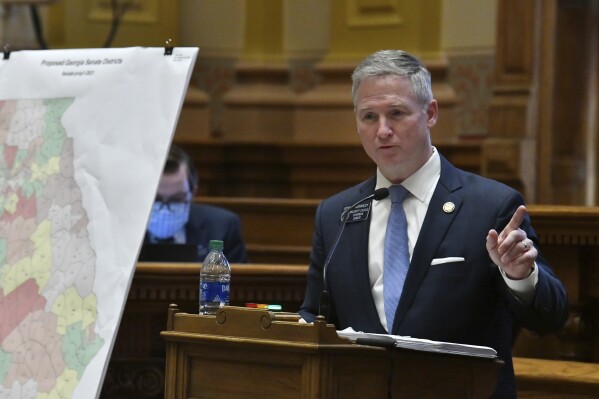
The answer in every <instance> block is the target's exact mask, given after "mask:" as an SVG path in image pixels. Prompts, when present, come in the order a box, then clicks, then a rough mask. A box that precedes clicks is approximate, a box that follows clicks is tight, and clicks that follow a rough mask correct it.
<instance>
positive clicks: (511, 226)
mask: <svg viewBox="0 0 599 399" xmlns="http://www.w3.org/2000/svg"><path fill="white" fill-rule="evenodd" d="M526 214H527V210H526V207H525V206H524V205H520V206H519V207H518V209H516V212H514V215H513V216H512V219H511V220H510V222H509V223H508V224H507V226H506V228H505V229H506V230H508V231H513V230H517V229H519V228H520V225H521V224H522V222H523V221H524V217H525V216H526Z"/></svg>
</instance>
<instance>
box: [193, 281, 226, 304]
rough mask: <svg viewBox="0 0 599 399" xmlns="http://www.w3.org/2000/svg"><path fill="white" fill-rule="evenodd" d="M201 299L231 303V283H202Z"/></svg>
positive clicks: (203, 300)
mask: <svg viewBox="0 0 599 399" xmlns="http://www.w3.org/2000/svg"><path fill="white" fill-rule="evenodd" d="M200 301H202V302H220V303H229V283H221V282H202V283H200Z"/></svg>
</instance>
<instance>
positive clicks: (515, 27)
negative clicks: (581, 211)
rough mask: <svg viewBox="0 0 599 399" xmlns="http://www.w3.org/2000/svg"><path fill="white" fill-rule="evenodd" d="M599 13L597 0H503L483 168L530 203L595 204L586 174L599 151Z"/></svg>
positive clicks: (592, 181) (593, 183) (499, 16)
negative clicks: (598, 146)
mask: <svg viewBox="0 0 599 399" xmlns="http://www.w3.org/2000/svg"><path fill="white" fill-rule="evenodd" d="M597 15H598V13H597V0H577V1H564V0H549V1H540V0H530V1H518V0H505V1H501V2H499V3H498V28H497V29H498V34H497V46H496V71H495V87H494V93H493V100H492V104H491V115H490V125H489V139H488V140H487V142H486V144H485V151H484V157H483V173H484V174H486V175H487V176H489V177H492V178H496V179H498V180H502V181H504V182H506V183H508V184H510V185H512V186H514V187H516V188H519V189H521V190H522V191H523V192H524V193H525V195H526V197H527V199H528V201H529V202H537V203H551V204H571V205H576V204H592V203H593V201H589V200H588V199H585V195H586V196H587V197H588V195H587V194H586V193H587V191H588V188H589V186H588V185H589V184H590V185H596V184H597V183H596V179H594V180H593V179H590V180H589V179H588V174H589V173H593V169H595V170H596V164H594V163H593V159H594V158H596V151H595V153H594V154H593V152H592V151H591V152H589V151H587V148H588V147H589V145H590V146H591V148H592V147H593V142H594V141H593V140H592V139H593V137H596V135H597V123H596V120H597V119H596V114H597V100H596V99H597V84H596V83H594V84H593V82H594V81H595V82H596V79H597V78H596V75H597V67H596V65H597V61H596V59H597V44H596V42H597V39H596V37H597V24H599V18H598V17H597ZM593 65H595V67H593ZM593 87H594V89H593ZM593 115H595V117H594V118H593V117H592V116H593ZM595 147H596V144H595ZM593 165H595V166H594V168H593Z"/></svg>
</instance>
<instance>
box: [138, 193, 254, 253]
mask: <svg viewBox="0 0 599 399" xmlns="http://www.w3.org/2000/svg"><path fill="white" fill-rule="evenodd" d="M185 234H186V237H187V244H196V245H197V246H198V259H197V260H198V261H199V262H202V261H203V260H204V258H205V257H206V255H208V244H209V243H210V240H221V241H223V243H224V251H223V252H224V254H225V257H226V258H227V260H228V261H229V262H230V263H247V262H248V257H247V253H246V250H245V242H244V240H243V234H242V232H241V222H240V220H239V216H238V215H237V214H235V213H233V212H231V211H229V210H227V209H224V208H220V207H216V206H212V205H205V204H195V203H192V204H191V207H190V209H189V221H188V222H187V224H186V225H185ZM148 242H149V240H148V235H147V233H146V237H145V238H144V244H145V243H148ZM173 245H177V244H173Z"/></svg>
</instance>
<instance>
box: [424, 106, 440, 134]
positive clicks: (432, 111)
mask: <svg viewBox="0 0 599 399" xmlns="http://www.w3.org/2000/svg"><path fill="white" fill-rule="evenodd" d="M426 114H427V116H428V120H427V123H426V124H427V126H428V128H429V129H430V128H432V127H433V126H435V125H436V124H437V117H438V116H439V104H437V100H435V99H432V100H430V101H429V103H428V105H427V106H426Z"/></svg>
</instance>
